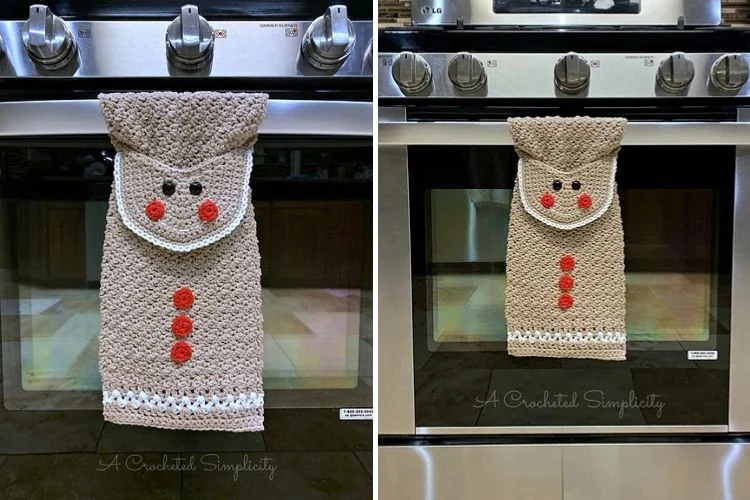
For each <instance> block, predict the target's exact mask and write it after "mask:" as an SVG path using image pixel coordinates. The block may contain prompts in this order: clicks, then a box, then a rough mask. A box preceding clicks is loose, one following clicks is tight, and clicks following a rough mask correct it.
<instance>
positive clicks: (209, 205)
mask: <svg viewBox="0 0 750 500" xmlns="http://www.w3.org/2000/svg"><path fill="white" fill-rule="evenodd" d="M218 217H219V207H217V206H216V203H214V202H213V201H212V200H206V201H204V202H203V203H201V204H200V206H199V207H198V218H199V219H200V220H202V221H203V222H212V221H215V220H216V219H217V218H218Z"/></svg>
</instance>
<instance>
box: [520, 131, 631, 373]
mask: <svg viewBox="0 0 750 500" xmlns="http://www.w3.org/2000/svg"><path fill="white" fill-rule="evenodd" d="M509 123H510V129H511V134H512V136H513V141H514V143H515V147H516V151H517V152H518V155H519V156H520V158H521V159H520V161H519V168H518V177H517V178H516V186H515V189H514V191H513V200H512V202H511V214H510V228H509V235H508V257H507V290H506V306H505V314H506V319H507V323H508V352H509V353H510V354H511V355H514V356H541V357H556V358H592V359H605V360H624V359H625V346H626V335H625V256H624V248H623V246H624V243H623V232H622V219H621V216H620V203H619V199H618V197H617V186H616V184H615V177H614V176H615V171H616V161H617V153H618V151H619V148H620V142H621V141H622V136H623V133H624V130H625V125H626V120H624V119H592V118H543V119H536V118H520V119H511V120H509ZM576 188H577V189H576Z"/></svg>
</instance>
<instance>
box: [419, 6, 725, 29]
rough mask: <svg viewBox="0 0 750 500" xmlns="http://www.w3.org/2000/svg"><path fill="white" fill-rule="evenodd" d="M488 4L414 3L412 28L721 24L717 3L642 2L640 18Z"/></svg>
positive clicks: (625, 15)
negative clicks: (509, 10) (503, 10)
mask: <svg viewBox="0 0 750 500" xmlns="http://www.w3.org/2000/svg"><path fill="white" fill-rule="evenodd" d="M492 4H493V1H492V0H415V1H414V2H412V19H413V21H414V24H427V25H455V24H456V19H457V18H459V17H461V18H463V20H464V24H467V25H478V24H494V25H510V26H522V25H523V26H537V25H544V26H570V25H573V26H581V25H598V26H599V25H600V26H604V25H615V26H623V25H667V26H669V25H676V24H677V19H678V18H679V17H680V16H684V17H685V23H686V24H689V25H717V24H719V23H720V22H721V0H642V1H641V13H640V14H495V13H494V12H493V10H492Z"/></svg>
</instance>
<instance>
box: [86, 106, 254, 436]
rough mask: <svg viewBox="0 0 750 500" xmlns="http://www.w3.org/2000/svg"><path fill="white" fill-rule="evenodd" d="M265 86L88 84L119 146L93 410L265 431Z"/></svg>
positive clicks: (153, 423)
mask: <svg viewBox="0 0 750 500" xmlns="http://www.w3.org/2000/svg"><path fill="white" fill-rule="evenodd" d="M267 100H268V96H266V95H263V94H221V93H213V92H198V93H192V94H191V93H183V94H180V93H169V92H167V93H129V94H102V95H100V96H99V101H100V105H101V110H102V114H103V115H104V120H105V122H106V125H107V128H108V130H109V134H110V137H111V140H112V143H113V144H114V146H115V148H116V149H117V157H116V160H115V182H114V186H113V189H112V195H111V197H110V200H109V211H108V213H107V225H106V231H105V240H104V257H103V261H102V274H101V292H100V299H101V317H102V325H101V334H100V339H99V340H100V348H99V370H100V372H101V377H102V384H103V403H104V419H105V420H107V421H110V422H114V423H118V424H132V425H144V426H150V427H161V428H167V429H194V430H222V431H235V432H240V431H259V430H262V429H263V382H262V369H263V330H262V321H263V320H262V317H261V289H260V255H259V252H258V241H257V238H256V227H255V217H254V212H253V206H252V204H251V203H250V186H249V182H250V173H251V170H252V146H253V145H254V144H255V141H256V140H257V134H258V126H259V125H260V123H261V121H262V120H263V118H264V116H265V113H266V105H267Z"/></svg>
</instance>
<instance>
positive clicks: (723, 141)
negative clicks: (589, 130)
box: [378, 113, 750, 146]
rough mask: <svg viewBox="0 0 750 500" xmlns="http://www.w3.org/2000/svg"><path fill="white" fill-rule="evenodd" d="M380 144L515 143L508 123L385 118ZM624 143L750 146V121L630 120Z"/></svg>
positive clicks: (381, 123) (379, 126)
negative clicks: (412, 120) (415, 120)
mask: <svg viewBox="0 0 750 500" xmlns="http://www.w3.org/2000/svg"><path fill="white" fill-rule="evenodd" d="M378 136H379V137H378V144H379V145H380V146H512V145H513V139H512V138H511V136H510V126H509V125H508V123H507V122H403V121H397V120H393V121H392V120H390V119H388V118H385V119H384V118H383V115H382V113H381V118H380V120H379V123H378ZM622 144H623V145H624V146H750V123H738V122H629V123H628V125H627V127H626V129H625V137H624V138H623V141H622Z"/></svg>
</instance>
